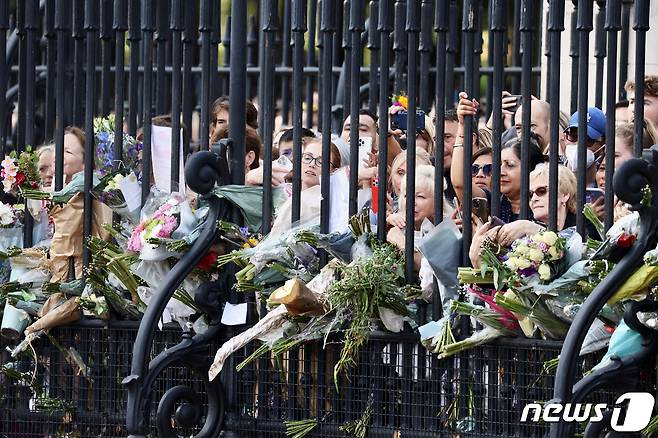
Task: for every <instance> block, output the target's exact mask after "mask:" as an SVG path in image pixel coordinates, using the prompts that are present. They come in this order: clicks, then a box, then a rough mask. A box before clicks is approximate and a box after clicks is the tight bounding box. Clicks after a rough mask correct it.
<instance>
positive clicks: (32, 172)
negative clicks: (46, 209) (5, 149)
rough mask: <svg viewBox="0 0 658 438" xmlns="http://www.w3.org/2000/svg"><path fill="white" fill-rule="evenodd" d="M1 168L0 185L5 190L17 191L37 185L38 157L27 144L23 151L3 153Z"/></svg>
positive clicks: (38, 178) (34, 187) (38, 179)
mask: <svg viewBox="0 0 658 438" xmlns="http://www.w3.org/2000/svg"><path fill="white" fill-rule="evenodd" d="M0 165H1V167H2V170H1V171H0V176H1V177H2V187H3V189H4V191H5V192H11V191H12V190H14V191H19V192H21V191H22V190H24V189H36V188H38V187H39V183H40V181H41V178H40V177H39V157H38V156H37V154H36V152H33V151H32V148H31V147H30V146H27V147H26V148H25V150H24V151H23V152H20V153H17V152H16V151H12V152H11V153H10V154H9V155H5V159H4V160H2V163H0Z"/></svg>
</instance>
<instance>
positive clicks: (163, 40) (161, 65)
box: [154, 0, 173, 169]
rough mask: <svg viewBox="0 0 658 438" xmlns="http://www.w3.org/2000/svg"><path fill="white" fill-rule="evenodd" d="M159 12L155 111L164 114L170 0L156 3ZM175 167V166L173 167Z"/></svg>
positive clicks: (156, 11)
mask: <svg viewBox="0 0 658 438" xmlns="http://www.w3.org/2000/svg"><path fill="white" fill-rule="evenodd" d="M154 6H155V8H156V10H155V13H156V14H157V19H156V33H155V50H156V54H157V55H156V62H157V66H156V73H155V87H156V88H155V89H156V90H158V92H157V93H155V111H156V114H164V113H166V112H167V94H168V90H169V87H168V86H167V75H166V74H165V66H166V64H167V41H168V40H169V24H170V22H169V20H168V18H169V17H168V15H169V2H168V1H167V0H160V1H159V2H157V4H156V5H154ZM172 169H173V167H172Z"/></svg>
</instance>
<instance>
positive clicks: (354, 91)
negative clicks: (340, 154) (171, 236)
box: [348, 1, 374, 216]
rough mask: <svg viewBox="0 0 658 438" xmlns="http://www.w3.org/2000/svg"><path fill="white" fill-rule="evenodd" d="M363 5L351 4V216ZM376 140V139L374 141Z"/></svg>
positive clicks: (354, 193)
mask: <svg viewBox="0 0 658 438" xmlns="http://www.w3.org/2000/svg"><path fill="white" fill-rule="evenodd" d="M363 15H364V11H363V3H362V2H360V1H352V2H351V4H350V14H349V16H350V20H349V32H350V35H351V40H352V51H351V56H352V62H351V67H352V74H351V75H350V76H351V78H352V80H351V81H350V82H349V85H350V87H349V89H350V169H354V171H353V172H350V188H349V191H350V196H349V199H350V200H349V205H348V210H349V215H350V216H353V215H355V214H356V213H357V201H358V190H359V174H358V172H357V171H356V170H357V169H358V168H359V109H360V108H361V99H360V90H361V74H360V71H361V60H362V58H363V56H362V48H361V47H362V46H361V33H362V32H363V31H364V30H365V27H364V23H363V21H364V17H363ZM373 140H374V139H373Z"/></svg>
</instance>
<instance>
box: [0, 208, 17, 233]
mask: <svg viewBox="0 0 658 438" xmlns="http://www.w3.org/2000/svg"><path fill="white" fill-rule="evenodd" d="M16 219H17V217H16V214H15V213H14V208H13V207H12V206H11V205H9V204H4V203H2V202H0V228H13V227H14V226H15V225H16Z"/></svg>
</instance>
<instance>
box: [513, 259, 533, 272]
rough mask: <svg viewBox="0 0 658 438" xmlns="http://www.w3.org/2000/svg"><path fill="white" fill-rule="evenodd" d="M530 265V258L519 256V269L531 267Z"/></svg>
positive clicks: (517, 263)
mask: <svg viewBox="0 0 658 438" xmlns="http://www.w3.org/2000/svg"><path fill="white" fill-rule="evenodd" d="M530 265H531V263H530V260H528V259H526V258H525V257H518V258H517V260H516V266H517V269H526V268H529V267H530Z"/></svg>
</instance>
